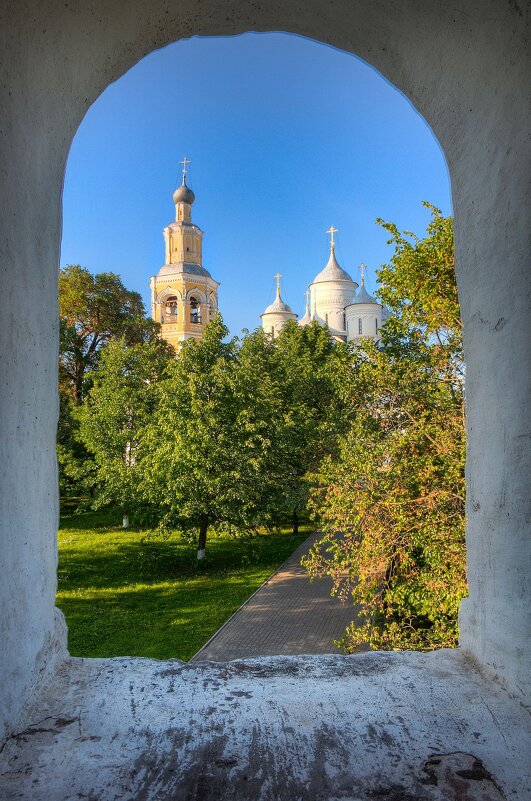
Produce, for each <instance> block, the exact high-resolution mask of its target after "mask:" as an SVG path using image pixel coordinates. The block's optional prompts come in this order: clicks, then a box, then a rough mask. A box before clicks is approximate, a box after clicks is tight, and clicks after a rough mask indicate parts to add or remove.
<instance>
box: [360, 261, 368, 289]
mask: <svg viewBox="0 0 531 801" xmlns="http://www.w3.org/2000/svg"><path fill="white" fill-rule="evenodd" d="M366 269H367V266H366V265H365V264H360V272H361V285H362V286H365V270H366Z"/></svg>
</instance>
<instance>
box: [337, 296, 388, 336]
mask: <svg viewBox="0 0 531 801" xmlns="http://www.w3.org/2000/svg"><path fill="white" fill-rule="evenodd" d="M345 315H346V318H347V341H348V342H352V341H355V340H357V339H360V338H363V337H370V338H371V339H374V340H376V339H380V334H379V331H380V328H381V327H382V307H381V306H380V305H379V304H374V303H353V304H351V305H350V306H347V307H346V309H345ZM360 317H361V320H362V329H363V331H362V334H361V336H360V334H359V319H360ZM376 323H378V331H377V330H376Z"/></svg>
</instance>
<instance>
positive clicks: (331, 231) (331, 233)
mask: <svg viewBox="0 0 531 801" xmlns="http://www.w3.org/2000/svg"><path fill="white" fill-rule="evenodd" d="M337 231H338V229H337V228H334V226H333V225H331V226H330V228H329V229H328V231H327V232H326V233H327V234H330V248H331V249H332V250H333V249H334V245H335V242H334V234H337Z"/></svg>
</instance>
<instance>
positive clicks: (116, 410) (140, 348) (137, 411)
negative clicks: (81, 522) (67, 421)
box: [75, 339, 173, 525]
mask: <svg viewBox="0 0 531 801" xmlns="http://www.w3.org/2000/svg"><path fill="white" fill-rule="evenodd" d="M172 359H173V355H172V352H171V351H170V350H169V349H168V348H167V347H166V346H165V344H164V343H162V342H160V341H159V340H154V341H152V342H143V343H139V344H136V345H128V344H127V343H126V342H125V340H123V339H121V340H116V341H111V342H109V343H108V344H107V345H106V346H105V347H104V348H102V349H101V352H100V357H99V360H98V363H97V365H96V367H95V368H94V369H93V370H92V372H91V388H90V390H89V391H88V393H87V395H86V397H85V400H84V402H83V404H82V405H81V406H80V407H77V409H76V411H75V414H76V416H77V419H78V421H79V438H80V439H81V441H82V443H83V445H84V446H85V448H86V449H87V451H88V453H89V454H90V456H91V464H92V466H93V468H92V472H93V478H94V500H93V508H99V507H101V506H106V505H108V504H113V505H115V506H117V507H119V508H120V509H121V510H122V513H123V515H124V525H126V524H128V517H129V514H130V512H131V511H132V510H134V509H138V508H139V505H140V506H143V505H144V500H143V499H142V500H141V501H139V483H140V482H141V476H142V465H141V463H140V461H139V448H138V444H139V437H140V432H141V430H142V429H143V428H144V426H146V425H147V424H148V423H149V421H150V419H151V417H152V415H153V414H154V413H155V411H156V401H157V395H156V387H157V385H158V382H159V381H160V379H161V377H162V375H163V373H164V371H165V370H166V369H167V367H168V364H169V362H170V361H171V360H172Z"/></svg>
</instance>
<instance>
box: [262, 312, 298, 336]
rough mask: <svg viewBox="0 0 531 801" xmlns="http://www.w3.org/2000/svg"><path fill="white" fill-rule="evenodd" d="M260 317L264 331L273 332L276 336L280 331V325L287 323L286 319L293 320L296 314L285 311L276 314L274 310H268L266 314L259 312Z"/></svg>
mask: <svg viewBox="0 0 531 801" xmlns="http://www.w3.org/2000/svg"><path fill="white" fill-rule="evenodd" d="M260 317H261V320H262V328H263V330H264V331H265V333H266V334H273V337H274V338H276V337H278V335H279V334H280V332H281V331H282V326H283V325H284V324H285V323H287V321H288V320H295V319H296V317H297V315H296V314H288V313H286V312H278V314H277V313H275V312H268V314H261V315H260ZM271 329H273V330H271Z"/></svg>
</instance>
